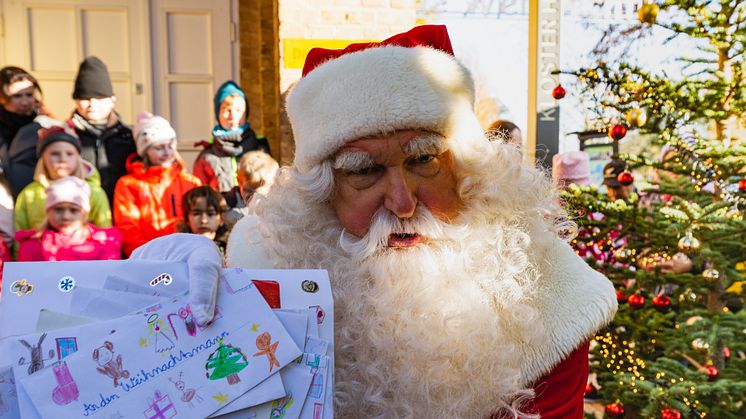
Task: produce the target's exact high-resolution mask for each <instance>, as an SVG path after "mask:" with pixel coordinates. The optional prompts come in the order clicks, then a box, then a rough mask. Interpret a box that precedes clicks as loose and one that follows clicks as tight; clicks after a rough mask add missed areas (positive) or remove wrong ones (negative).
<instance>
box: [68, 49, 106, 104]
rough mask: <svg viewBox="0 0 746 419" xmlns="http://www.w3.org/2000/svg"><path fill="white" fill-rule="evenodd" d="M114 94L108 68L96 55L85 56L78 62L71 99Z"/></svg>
mask: <svg viewBox="0 0 746 419" xmlns="http://www.w3.org/2000/svg"><path fill="white" fill-rule="evenodd" d="M112 96H114V89H113V88H112V86H111V79H110V78H109V70H108V69H107V68H106V64H104V62H103V61H101V60H99V59H98V58H97V57H93V56H91V57H87V58H86V59H85V60H83V62H82V63H80V67H79V68H78V75H77V77H75V90H74V91H73V99H91V98H102V97H112Z"/></svg>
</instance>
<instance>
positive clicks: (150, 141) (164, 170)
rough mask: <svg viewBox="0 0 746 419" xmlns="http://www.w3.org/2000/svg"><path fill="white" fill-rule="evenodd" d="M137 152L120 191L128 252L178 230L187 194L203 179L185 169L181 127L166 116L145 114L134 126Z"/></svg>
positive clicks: (118, 220) (119, 216)
mask: <svg viewBox="0 0 746 419" xmlns="http://www.w3.org/2000/svg"><path fill="white" fill-rule="evenodd" d="M133 135H134V137H135V144H136V145H137V155H133V156H131V157H130V158H128V159H127V171H128V172H129V174H128V175H126V176H123V177H122V178H120V179H119V181H118V182H117V186H116V188H115V189H114V204H113V208H114V225H116V226H117V227H118V228H119V229H120V230H121V231H122V235H123V248H124V253H125V255H127V256H129V255H130V253H132V251H133V250H135V249H136V248H137V247H139V246H140V245H142V244H145V243H146V242H148V241H149V240H152V239H154V238H156V237H160V236H165V235H167V234H171V233H173V232H175V231H176V223H177V222H178V221H179V220H181V219H183V218H184V211H183V209H182V205H181V198H182V196H183V195H184V194H185V193H186V192H187V191H189V190H190V189H192V188H194V187H197V186H200V185H201V184H202V182H201V181H200V180H199V179H198V178H196V177H195V176H193V175H191V174H189V173H187V172H186V170H185V169H184V167H185V166H184V162H183V160H182V159H181V157H180V156H179V153H178V152H177V151H176V131H174V129H173V127H171V124H169V123H168V121H167V120H166V119H164V118H163V117H160V116H156V115H153V114H151V113H149V112H142V113H140V114H139V115H138V116H137V124H136V125H135V129H134V130H133Z"/></svg>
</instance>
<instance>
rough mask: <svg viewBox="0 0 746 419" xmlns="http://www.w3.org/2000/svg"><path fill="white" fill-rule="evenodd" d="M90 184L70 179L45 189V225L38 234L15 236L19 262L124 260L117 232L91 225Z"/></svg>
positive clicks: (55, 182) (119, 235) (64, 178)
mask: <svg viewBox="0 0 746 419" xmlns="http://www.w3.org/2000/svg"><path fill="white" fill-rule="evenodd" d="M90 194H91V192H90V187H89V185H88V183H87V182H85V181H83V180H82V179H80V178H77V177H74V176H67V177H63V178H61V179H58V180H55V181H54V182H52V183H51V184H50V185H49V187H48V188H47V189H46V196H47V198H46V202H45V205H44V211H45V212H46V215H47V217H46V222H44V223H43V224H42V226H41V228H39V229H38V230H23V231H18V232H16V240H17V241H18V244H19V249H18V260H19V261H55V260H113V259H121V257H122V250H121V249H122V236H121V234H120V233H119V231H118V230H117V229H116V228H97V227H95V226H93V225H91V224H90V223H88V221H87V219H88V212H89V211H90V210H91V202H90V198H89V196H90Z"/></svg>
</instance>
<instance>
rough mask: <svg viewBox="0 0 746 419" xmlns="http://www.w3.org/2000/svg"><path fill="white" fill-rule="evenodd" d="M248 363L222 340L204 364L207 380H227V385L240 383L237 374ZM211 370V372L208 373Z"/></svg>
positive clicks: (239, 351)
mask: <svg viewBox="0 0 746 419" xmlns="http://www.w3.org/2000/svg"><path fill="white" fill-rule="evenodd" d="M248 365H249V361H248V359H247V358H246V355H244V353H243V352H241V350H240V349H239V348H234V347H233V346H232V345H226V344H225V342H223V340H222V339H220V341H219V343H218V349H216V350H215V352H213V353H211V354H210V356H209V357H208V358H207V362H206V363H205V370H207V374H206V375H207V378H208V379H210V380H220V379H222V378H227V379H228V384H236V383H239V382H241V379H240V378H239V377H238V374H237V373H238V372H239V371H241V370H242V369H244V368H246V367H247V366H248ZM210 370H212V372H210Z"/></svg>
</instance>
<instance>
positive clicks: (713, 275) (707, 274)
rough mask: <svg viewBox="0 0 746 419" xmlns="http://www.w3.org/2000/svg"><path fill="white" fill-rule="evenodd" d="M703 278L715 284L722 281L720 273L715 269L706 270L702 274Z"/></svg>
mask: <svg viewBox="0 0 746 419" xmlns="http://www.w3.org/2000/svg"><path fill="white" fill-rule="evenodd" d="M702 277H703V278H704V279H705V281H707V282H715V281H717V280H718V279H720V271H718V270H717V269H714V268H709V269H705V270H704V272H702Z"/></svg>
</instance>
